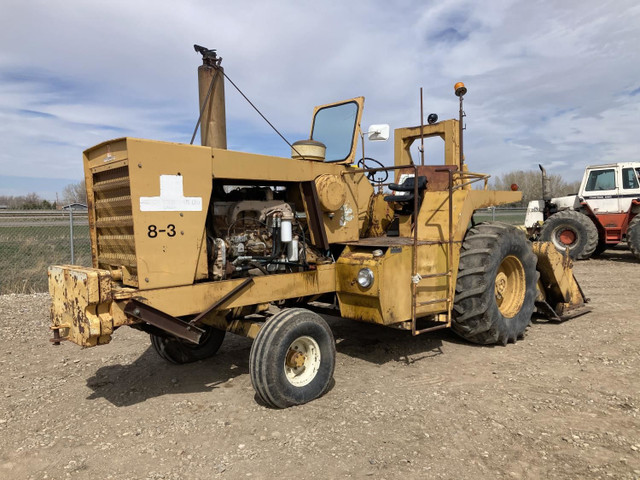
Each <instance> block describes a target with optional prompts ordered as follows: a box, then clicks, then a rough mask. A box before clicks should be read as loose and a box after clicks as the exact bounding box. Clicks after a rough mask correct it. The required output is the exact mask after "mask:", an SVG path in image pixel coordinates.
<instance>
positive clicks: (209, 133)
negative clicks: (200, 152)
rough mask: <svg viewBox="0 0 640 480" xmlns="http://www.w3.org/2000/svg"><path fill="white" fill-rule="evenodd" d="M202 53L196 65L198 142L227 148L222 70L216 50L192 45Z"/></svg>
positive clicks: (220, 60)
mask: <svg viewBox="0 0 640 480" xmlns="http://www.w3.org/2000/svg"><path fill="white" fill-rule="evenodd" d="M193 48H194V49H195V51H196V52H198V53H200V54H202V65H201V66H199V67H198V90H199V93H200V123H201V125H200V143H201V145H203V146H207V147H213V148H224V149H226V148H227V119H226V113H225V107H224V70H223V68H222V67H221V66H220V63H221V62H222V58H221V57H218V55H217V54H216V51H215V50H213V49H211V50H210V49H208V48H205V47H201V46H200V45H194V46H193Z"/></svg>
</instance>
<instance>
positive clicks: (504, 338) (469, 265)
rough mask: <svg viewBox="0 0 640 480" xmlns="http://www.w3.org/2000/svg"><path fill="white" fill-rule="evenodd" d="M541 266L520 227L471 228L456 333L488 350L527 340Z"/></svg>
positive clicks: (462, 259) (462, 268) (466, 242)
mask: <svg viewBox="0 0 640 480" xmlns="http://www.w3.org/2000/svg"><path fill="white" fill-rule="evenodd" d="M536 263H537V258H536V256H535V254H534V253H533V250H532V248H531V243H530V242H529V241H528V240H527V239H526V237H525V235H524V232H522V231H520V230H518V229H517V228H515V227H513V226H511V225H506V224H504V223H497V222H495V223H481V224H479V225H476V226H475V227H473V228H471V229H470V230H469V231H468V232H467V234H466V236H465V239H464V242H463V243H462V248H461V250H460V264H459V267H458V279H457V282H456V294H455V298H454V307H453V320H452V325H451V326H452V328H453V330H454V331H455V332H456V333H457V334H458V335H460V336H461V337H463V338H465V339H466V340H469V341H470V342H473V343H479V344H485V345H487V344H494V343H501V344H503V345H506V344H507V343H509V342H515V341H516V340H517V339H518V338H519V337H522V336H523V335H524V331H525V330H526V328H527V327H528V326H529V323H530V321H531V315H532V314H533V310H534V308H535V305H534V302H535V298H536V282H537V281H538V272H537V271H536Z"/></svg>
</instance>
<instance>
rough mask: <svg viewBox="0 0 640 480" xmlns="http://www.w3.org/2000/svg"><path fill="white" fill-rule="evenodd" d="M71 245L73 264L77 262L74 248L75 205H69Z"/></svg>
mask: <svg viewBox="0 0 640 480" xmlns="http://www.w3.org/2000/svg"><path fill="white" fill-rule="evenodd" d="M69 238H70V242H69V246H70V248H71V265H73V264H74V263H75V256H74V248H73V206H71V207H69Z"/></svg>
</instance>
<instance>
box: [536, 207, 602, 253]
mask: <svg viewBox="0 0 640 480" xmlns="http://www.w3.org/2000/svg"><path fill="white" fill-rule="evenodd" d="M540 240H542V241H543V242H551V243H553V245H554V246H555V247H556V249H557V250H558V251H559V252H560V253H564V252H565V249H566V248H567V247H568V248H569V256H570V257H571V258H572V259H574V260H586V259H587V258H589V257H590V256H591V255H592V254H593V252H594V251H595V250H596V247H597V246H598V229H597V228H596V226H595V225H594V224H593V222H592V221H591V219H590V218H589V217H587V216H586V215H584V214H583V213H580V212H577V211H575V210H562V211H560V212H558V213H554V214H553V215H551V216H550V217H549V218H547V220H546V221H545V222H544V224H543V225H542V231H541V232H540Z"/></svg>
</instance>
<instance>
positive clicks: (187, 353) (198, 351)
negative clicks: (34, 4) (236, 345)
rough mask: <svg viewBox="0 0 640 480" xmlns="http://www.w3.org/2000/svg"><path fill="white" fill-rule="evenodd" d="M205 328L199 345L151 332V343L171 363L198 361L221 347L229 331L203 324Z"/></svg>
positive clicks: (179, 363) (210, 355)
mask: <svg viewBox="0 0 640 480" xmlns="http://www.w3.org/2000/svg"><path fill="white" fill-rule="evenodd" d="M200 328H204V329H205V333H203V334H202V337H201V340H200V343H199V344H198V345H196V344H194V343H191V342H188V341H186V340H182V339H181V338H176V337H172V336H170V335H162V336H161V335H154V334H153V333H152V334H151V345H153V348H154V349H155V351H156V352H157V353H158V355H160V357H161V358H163V359H164V360H166V361H167V362H170V363H175V364H178V365H181V364H183V363H192V362H197V361H198V360H204V359H206V358H209V357H212V356H213V355H215V354H216V352H217V351H218V350H219V349H220V346H221V345H222V341H223V340H224V336H225V334H226V333H227V332H225V331H224V330H218V329H217V328H213V327H209V326H207V325H203V326H201V327H200Z"/></svg>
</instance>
